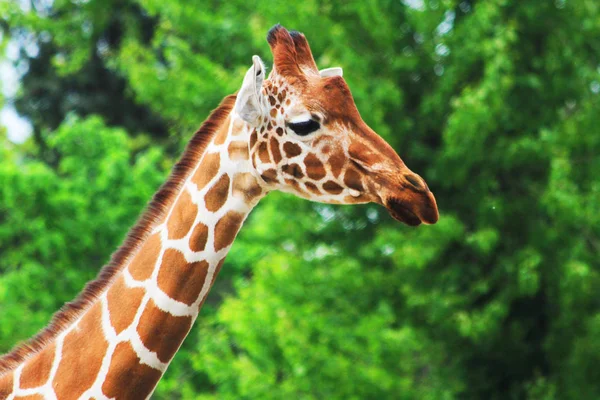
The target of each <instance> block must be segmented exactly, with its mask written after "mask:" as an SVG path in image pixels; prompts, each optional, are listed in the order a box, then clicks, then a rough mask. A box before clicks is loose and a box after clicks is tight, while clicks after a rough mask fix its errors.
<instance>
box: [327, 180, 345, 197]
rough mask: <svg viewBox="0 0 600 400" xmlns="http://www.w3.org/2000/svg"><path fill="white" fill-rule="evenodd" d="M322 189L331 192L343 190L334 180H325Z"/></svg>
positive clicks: (336, 192) (337, 192) (335, 192)
mask: <svg viewBox="0 0 600 400" xmlns="http://www.w3.org/2000/svg"><path fill="white" fill-rule="evenodd" d="M323 189H325V190H326V191H328V192H329V193H332V194H340V193H342V191H343V190H344V188H343V187H341V186H340V185H338V184H337V183H335V182H334V181H327V182H325V183H324V184H323Z"/></svg>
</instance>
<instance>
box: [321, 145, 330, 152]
mask: <svg viewBox="0 0 600 400" xmlns="http://www.w3.org/2000/svg"><path fill="white" fill-rule="evenodd" d="M329 150H331V147H330V146H329V145H328V144H326V145H325V146H323V148H322V149H321V151H322V152H323V154H328V153H329Z"/></svg>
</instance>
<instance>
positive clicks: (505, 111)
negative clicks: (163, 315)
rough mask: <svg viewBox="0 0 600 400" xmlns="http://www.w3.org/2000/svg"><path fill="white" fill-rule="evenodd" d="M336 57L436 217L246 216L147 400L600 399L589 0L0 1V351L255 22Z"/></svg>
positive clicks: (367, 213)
mask: <svg viewBox="0 0 600 400" xmlns="http://www.w3.org/2000/svg"><path fill="white" fill-rule="evenodd" d="M277 22H281V23H282V24H283V25H285V26H286V27H288V28H294V29H298V30H301V31H303V32H304V33H305V34H306V35H307V37H308V39H309V41H310V43H311V46H312V49H313V52H314V54H315V57H316V59H317V63H318V64H319V66H320V67H322V68H325V67H332V66H338V65H340V66H343V67H344V70H345V77H346V80H347V82H348V83H349V85H350V87H351V89H352V91H353V94H354V97H355V99H356V103H357V105H358V108H359V110H361V113H362V115H363V118H364V119H365V120H366V121H367V123H368V124H369V125H370V126H372V127H373V128H374V129H375V130H376V131H377V132H378V133H380V134H381V135H382V136H383V137H384V138H385V139H386V140H387V141H389V142H390V143H391V144H392V145H393V146H394V148H395V149H396V150H397V151H398V152H399V154H400V155H401V157H403V159H404V160H405V161H406V163H407V164H408V165H409V166H410V167H411V169H413V170H415V171H418V172H419V173H420V174H421V175H423V176H424V177H425V178H426V180H427V182H428V184H429V186H430V187H431V188H432V189H433V191H434V193H435V194H436V197H437V200H438V204H439V207H440V211H441V219H440V221H439V223H438V224H437V225H434V226H429V227H420V228H417V229H411V228H408V227H405V226H403V225H399V224H398V223H395V222H394V221H392V220H391V219H390V218H389V217H388V216H387V214H386V212H385V211H384V210H383V209H381V208H379V207H376V206H370V205H368V206H357V207H343V206H338V207H333V206H324V205H318V204H311V203H308V202H305V201H302V200H299V199H296V198H293V197H291V196H287V195H282V194H271V195H269V196H268V197H267V198H266V199H265V200H264V201H263V202H262V203H261V205H260V206H259V207H258V208H257V209H256V210H255V211H254V212H253V214H252V215H251V217H250V219H249V221H248V222H247V223H246V225H245V227H244V229H243V230H242V233H241V235H240V236H239V238H238V240H237V241H236V244H235V246H234V248H233V250H232V251H231V254H230V255H229V257H228V259H227V260H228V261H227V263H226V268H224V269H223V271H222V272H221V275H220V277H219V279H218V281H217V284H216V286H215V287H214V288H213V290H212V292H211V294H210V297H209V301H208V304H207V305H206V306H205V307H204V309H203V310H202V313H201V316H200V318H199V320H198V322H197V324H196V326H195V327H194V329H193V331H192V332H191V334H190V336H189V337H188V339H187V340H186V342H185V344H184V346H183V348H182V349H181V351H180V352H179V354H178V355H177V357H176V358H175V360H174V362H173V363H172V365H171V367H170V368H169V370H168V372H167V374H166V375H165V378H164V379H163V380H162V381H161V383H160V385H159V386H158V389H157V391H156V393H155V395H154V397H155V398H157V399H179V398H181V399H188V398H200V399H216V398H224V399H227V398H231V399H233V398H248V399H257V398H260V399H270V398H273V399H275V398H276V399H280V398H302V399H321V398H330V399H334V398H340V399H341V398H343V399H364V398H381V399H383V398H389V399H532V400H533V399H536V400H537V399H539V400H542V399H544V400H550V399H596V398H599V397H600V369H599V368H598V365H599V363H600V296H598V293H599V292H600V262H599V253H600V202H599V199H600V178H599V175H600V156H599V154H600V97H599V92H600V39H599V38H600V3H598V2H597V1H595V0H555V1H538V0H490V1H482V0H480V1H475V0H464V1H460V0H410V1H409V0H406V1H404V2H402V1H397V0H396V1H391V0H378V1H368V2H366V1H362V0H361V1H341V0H338V1H323V0H318V1H317V0H305V1H303V2H257V1H252V0H243V1H240V0H230V1H227V2H221V1H204V0H203V1H200V0H86V1H84V0H72V1H67V0H54V1H51V0H22V1H20V2H15V1H14V0H0V27H1V31H2V42H1V43H2V44H1V46H2V47H3V48H4V47H5V46H7V44H8V43H9V41H10V42H11V43H13V44H14V43H17V44H18V45H19V46H20V48H21V52H20V53H19V54H18V57H16V59H14V60H12V62H14V64H15V66H16V68H17V70H18V71H19V73H20V75H19V78H20V79H19V84H20V87H19V91H18V92H17V94H16V95H15V96H14V97H13V98H8V99H4V101H5V103H6V104H9V105H12V106H14V107H15V108H16V110H17V111H18V112H19V113H20V114H21V115H22V116H23V117H25V118H27V119H28V120H29V121H30V123H31V124H32V127H33V134H32V136H31V138H30V139H29V140H27V141H26V142H25V143H23V144H15V143H12V142H11V141H9V140H8V136H7V133H6V128H5V127H0V352H3V351H8V350H9V349H10V348H11V347H12V346H13V345H14V344H15V343H16V342H18V341H20V340H23V339H25V338H27V337H28V336H30V335H32V334H33V333H34V332H36V331H37V330H38V329H40V328H41V327H42V326H44V325H45V324H46V322H47V321H48V320H49V318H50V316H51V314H52V313H53V312H54V311H55V310H56V309H58V308H59V307H60V305H61V304H62V303H63V302H65V301H68V300H70V299H71V298H73V297H74V296H75V295H76V293H77V292H78V291H79V290H80V289H81V288H82V287H83V284H84V283H85V282H86V281H87V280H89V279H91V278H92V277H94V276H95V274H96V273H97V271H98V270H99V268H100V267H101V266H102V265H103V264H104V263H105V262H106V261H107V260H108V258H109V255H110V254H111V252H112V251H113V250H114V249H115V248H116V247H117V246H118V245H119V243H120V241H121V240H122V238H123V237H124V235H125V233H126V231H127V229H128V228H129V227H130V226H131V225H132V224H133V222H134V221H135V219H136V217H137V215H138V214H139V213H140V211H141V209H142V208H143V205H144V204H145V202H146V201H147V200H148V199H149V198H150V196H151V195H152V193H153V192H154V191H155V190H156V189H157V188H158V186H159V185H160V183H161V182H162V181H163V179H164V178H165V176H166V174H167V172H168V170H169V168H170V167H171V166H172V165H173V163H174V161H175V160H176V158H177V156H178V155H179V154H180V152H181V150H182V148H183V146H184V145H185V143H186V140H187V139H188V138H189V137H190V134H191V133H192V132H193V131H194V130H195V128H196V127H197V126H198V125H199V124H200V123H201V122H202V121H203V120H204V118H205V117H206V116H207V115H208V113H209V111H210V110H211V109H212V108H214V107H215V106H216V105H217V104H218V103H219V101H220V100H221V98H222V97H224V96H225V95H226V94H229V93H232V92H234V91H235V90H237V88H238V86H239V85H240V83H241V80H242V77H243V74H244V72H245V70H246V69H247V68H248V67H249V65H250V62H251V61H250V60H251V56H252V55H253V54H259V55H260V56H261V57H263V59H265V60H266V61H267V62H268V63H269V62H270V57H271V56H270V52H269V49H268V45H267V44H266V41H265V34H266V32H267V30H268V29H269V27H271V26H272V25H273V24H275V23H277Z"/></svg>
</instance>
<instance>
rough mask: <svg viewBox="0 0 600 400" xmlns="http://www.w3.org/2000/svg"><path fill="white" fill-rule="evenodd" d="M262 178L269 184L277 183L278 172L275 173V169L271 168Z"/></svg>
mask: <svg viewBox="0 0 600 400" xmlns="http://www.w3.org/2000/svg"><path fill="white" fill-rule="evenodd" d="M260 177H261V178H262V179H263V181H265V182H267V183H273V182H277V171H275V170H274V169H273V168H270V169H268V170H266V171H265V172H263V173H262V174H261V175H260Z"/></svg>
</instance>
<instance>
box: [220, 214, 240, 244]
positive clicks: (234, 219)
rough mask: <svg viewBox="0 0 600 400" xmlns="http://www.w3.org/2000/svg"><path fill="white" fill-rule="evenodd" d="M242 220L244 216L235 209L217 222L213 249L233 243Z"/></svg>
mask: <svg viewBox="0 0 600 400" xmlns="http://www.w3.org/2000/svg"><path fill="white" fill-rule="evenodd" d="M242 222H244V216H243V215H242V214H240V213H238V212H235V211H229V212H228V213H227V214H225V215H224V216H223V218H221V219H220V220H219V222H217V225H215V251H219V250H221V249H222V248H225V247H227V246H229V245H230V244H231V243H233V239H235V235H237V233H238V230H239V229H240V228H241V226H242Z"/></svg>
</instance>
